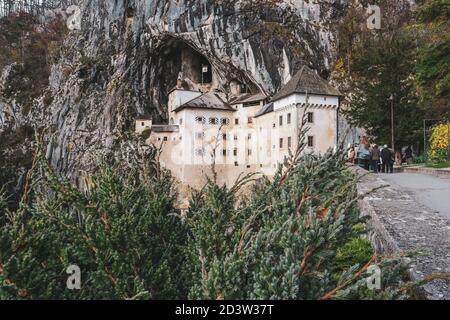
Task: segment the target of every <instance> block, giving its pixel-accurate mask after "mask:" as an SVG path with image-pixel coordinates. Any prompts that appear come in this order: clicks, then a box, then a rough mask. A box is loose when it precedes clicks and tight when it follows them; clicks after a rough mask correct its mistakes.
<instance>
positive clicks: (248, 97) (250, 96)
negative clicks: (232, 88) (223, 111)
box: [231, 93, 267, 104]
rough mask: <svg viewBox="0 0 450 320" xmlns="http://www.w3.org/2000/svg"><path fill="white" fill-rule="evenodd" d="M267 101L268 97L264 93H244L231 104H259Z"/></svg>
mask: <svg viewBox="0 0 450 320" xmlns="http://www.w3.org/2000/svg"><path fill="white" fill-rule="evenodd" d="M265 99H267V96H266V95H265V94H264V93H244V94H241V95H240V96H237V97H236V98H235V99H234V100H232V101H231V104H241V103H242V104H244V103H252V102H259V101H262V100H265Z"/></svg>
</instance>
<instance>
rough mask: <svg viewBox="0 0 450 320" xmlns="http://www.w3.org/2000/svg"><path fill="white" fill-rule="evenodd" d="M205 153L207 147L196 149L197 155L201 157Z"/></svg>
mask: <svg viewBox="0 0 450 320" xmlns="http://www.w3.org/2000/svg"><path fill="white" fill-rule="evenodd" d="M204 154H205V149H203V148H199V149H195V155H197V156H199V157H201V156H203V155H204Z"/></svg>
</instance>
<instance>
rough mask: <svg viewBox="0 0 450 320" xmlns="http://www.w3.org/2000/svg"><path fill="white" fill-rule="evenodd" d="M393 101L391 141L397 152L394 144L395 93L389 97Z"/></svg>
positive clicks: (393, 149)
mask: <svg viewBox="0 0 450 320" xmlns="http://www.w3.org/2000/svg"><path fill="white" fill-rule="evenodd" d="M389 100H390V101H391V143H392V151H394V153H395V145H394V95H393V94H391V96H390V97H389Z"/></svg>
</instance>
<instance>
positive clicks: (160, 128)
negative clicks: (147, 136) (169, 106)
mask: <svg viewBox="0 0 450 320" xmlns="http://www.w3.org/2000/svg"><path fill="white" fill-rule="evenodd" d="M152 131H153V132H178V131H180V127H179V126H178V125H173V124H172V125H164V124H160V125H153V126H152Z"/></svg>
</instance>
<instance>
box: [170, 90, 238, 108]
mask: <svg viewBox="0 0 450 320" xmlns="http://www.w3.org/2000/svg"><path fill="white" fill-rule="evenodd" d="M183 109H211V110H228V111H235V110H234V109H233V108H232V107H231V106H230V105H229V104H228V103H227V102H225V101H223V100H222V98H221V97H220V96H219V95H218V94H217V93H214V92H208V93H205V94H203V95H201V96H199V97H197V98H194V99H192V100H190V101H188V102H186V103H184V104H182V105H181V106H179V107H178V108H176V109H175V110H174V111H175V112H180V111H181V110H183Z"/></svg>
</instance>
